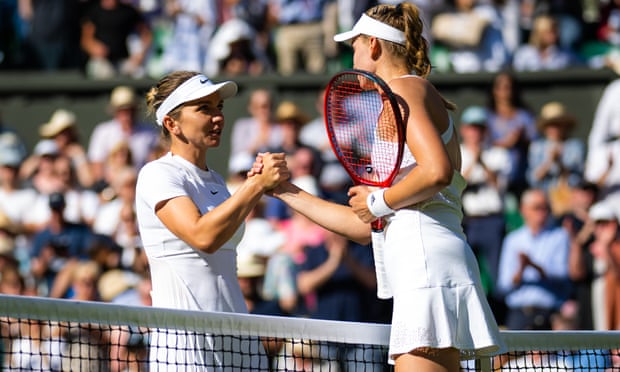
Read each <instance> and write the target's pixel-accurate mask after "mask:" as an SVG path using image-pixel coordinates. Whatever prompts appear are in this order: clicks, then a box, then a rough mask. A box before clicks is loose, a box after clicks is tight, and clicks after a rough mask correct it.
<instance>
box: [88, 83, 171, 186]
mask: <svg viewBox="0 0 620 372" xmlns="http://www.w3.org/2000/svg"><path fill="white" fill-rule="evenodd" d="M138 108H139V104H138V98H137V96H136V92H135V90H134V89H133V88H132V87H129V86H122V85H121V86H117V87H115V88H114V89H113V90H112V92H111V94H110V101H109V104H108V112H109V113H110V114H111V115H112V118H111V119H110V120H107V121H104V122H102V123H99V124H97V125H96V126H95V128H94V129H93V132H92V134H91V136H90V142H89V144H88V158H89V160H90V162H91V163H92V167H93V174H94V177H95V180H96V181H101V180H103V179H104V174H105V170H104V168H105V160H106V159H107V157H108V155H109V154H110V151H111V150H112V149H113V148H114V146H115V145H116V144H117V143H118V142H119V141H121V140H125V141H127V143H128V144H129V148H130V149H131V153H132V156H133V162H134V164H133V165H134V167H135V168H136V170H139V169H140V168H141V167H142V166H143V165H144V163H145V162H146V161H147V159H148V158H149V155H150V152H151V151H152V149H153V148H154V147H155V146H156V145H157V143H158V141H159V133H158V131H157V130H156V128H155V126H153V125H150V124H146V123H142V122H140V120H139V115H138V113H139V112H138Z"/></svg>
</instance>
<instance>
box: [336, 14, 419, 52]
mask: <svg viewBox="0 0 620 372" xmlns="http://www.w3.org/2000/svg"><path fill="white" fill-rule="evenodd" d="M359 35H368V36H374V37H378V38H379V39H383V40H387V41H391V42H393V43H397V44H401V45H405V44H406V40H407V38H406V37H405V33H404V32H402V31H400V30H399V29H397V28H394V27H392V26H390V25H386V24H385V23H383V22H381V21H377V20H376V19H374V18H372V17H369V16H367V15H366V14H362V16H361V17H360V19H359V20H358V21H357V23H355V26H353V29H352V30H351V31H347V32H342V33H340V34H337V35H334V41H338V42H340V41H347V40H351V39H353V38H354V37H356V36H359Z"/></svg>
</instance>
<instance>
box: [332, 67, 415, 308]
mask: <svg viewBox="0 0 620 372" xmlns="http://www.w3.org/2000/svg"><path fill="white" fill-rule="evenodd" d="M324 108H325V109H324V116H325V125H326V129H327V134H328V137H329V140H330V143H331V146H332V149H333V151H334V153H335V154H336V156H337V158H338V160H339V161H340V163H341V164H342V166H343V167H344V169H345V170H346V171H347V173H348V174H349V176H350V177H351V179H352V180H353V182H354V183H355V184H358V185H359V184H362V185H368V186H376V187H380V188H383V187H389V186H390V185H391V184H392V181H393V180H394V178H395V177H396V175H397V174H398V171H399V169H400V163H401V160H402V157H403V150H404V146H405V131H404V124H403V118H402V115H401V111H400V107H399V105H398V101H397V99H396V96H395V95H394V94H393V93H392V90H391V89H390V88H389V87H388V85H387V84H386V83H385V82H384V81H383V80H382V79H381V78H379V77H378V76H376V75H374V74H372V73H370V72H367V71H362V70H345V71H343V72H340V73H338V74H336V75H335V76H334V77H333V78H332V79H331V80H330V81H329V83H328V84H327V88H326V92H325V107H324ZM371 227H372V248H373V255H374V259H375V270H376V274H377V297H379V298H390V297H392V294H391V290H390V286H389V283H388V282H387V278H386V273H385V267H384V261H383V246H384V241H385V235H384V228H385V220H384V219H383V218H379V219H378V220H376V221H374V222H373V223H372V224H371Z"/></svg>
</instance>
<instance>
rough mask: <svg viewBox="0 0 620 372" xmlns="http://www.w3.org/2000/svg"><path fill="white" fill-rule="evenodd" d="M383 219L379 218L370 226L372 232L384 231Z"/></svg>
mask: <svg viewBox="0 0 620 372" xmlns="http://www.w3.org/2000/svg"><path fill="white" fill-rule="evenodd" d="M385 225H386V222H385V219H383V218H379V219H377V220H376V221H374V222H372V223H371V224H370V227H371V228H372V231H373V232H382V231H383V230H384V229H385Z"/></svg>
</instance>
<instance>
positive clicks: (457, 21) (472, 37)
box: [432, 0, 509, 73]
mask: <svg viewBox="0 0 620 372" xmlns="http://www.w3.org/2000/svg"><path fill="white" fill-rule="evenodd" d="M501 24H502V20H501V14H500V13H499V10H498V8H497V7H496V6H494V5H492V4H481V2H480V1H477V0H474V1H472V0H455V1H454V6H453V7H452V8H450V9H449V10H445V11H440V12H439V13H438V14H437V15H436V16H435V17H434V18H433V21H432V36H433V40H434V43H436V44H438V45H441V46H443V47H446V48H447V49H448V55H449V59H450V65H451V67H452V69H453V70H454V71H455V72H458V73H468V72H479V71H487V72H497V71H499V70H501V69H502V68H504V67H505V66H507V65H508V63H509V54H508V50H507V49H506V46H505V45H504V41H503V36H502V31H501Z"/></svg>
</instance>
